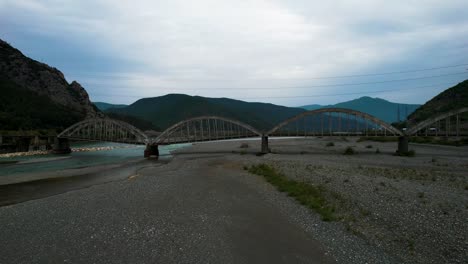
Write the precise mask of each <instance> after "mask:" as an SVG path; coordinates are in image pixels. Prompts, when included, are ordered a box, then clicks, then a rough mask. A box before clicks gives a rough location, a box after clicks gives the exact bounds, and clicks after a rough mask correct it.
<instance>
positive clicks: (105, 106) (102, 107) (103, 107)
mask: <svg viewBox="0 0 468 264" xmlns="http://www.w3.org/2000/svg"><path fill="white" fill-rule="evenodd" d="M94 105H95V106H96V107H97V108H98V109H99V110H101V111H106V110H108V109H111V108H124V107H127V106H128V105H124V104H109V103H103V102H94Z"/></svg>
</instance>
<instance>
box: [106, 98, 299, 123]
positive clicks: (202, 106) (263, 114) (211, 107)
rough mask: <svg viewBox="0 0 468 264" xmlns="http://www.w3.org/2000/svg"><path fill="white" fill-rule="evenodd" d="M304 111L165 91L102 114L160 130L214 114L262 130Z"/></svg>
mask: <svg viewBox="0 0 468 264" xmlns="http://www.w3.org/2000/svg"><path fill="white" fill-rule="evenodd" d="M304 111H305V110H304V109H300V108H291V107H285V106H278V105H273V104H267V103H248V102H244V101H239V100H233V99H228V98H207V97H201V96H189V95H184V94H168V95H165V96H160V97H153V98H144V99H140V100H138V101H136V102H135V103H133V104H131V105H129V106H127V107H124V108H111V109H108V110H107V111H106V113H118V114H124V115H129V116H135V117H138V118H141V119H144V120H147V121H150V122H152V123H153V124H154V125H157V126H158V127H160V128H161V129H165V128H168V127H169V126H171V125H173V124H175V123H177V122H179V121H182V120H185V119H187V118H190V117H197V116H203V115H216V116H222V117H227V118H232V119H236V120H239V121H242V122H244V123H247V124H249V125H251V126H253V127H255V128H258V129H264V130H266V129H268V128H271V127H273V126H274V125H276V124H277V123H279V122H280V121H283V120H284V119H286V118H288V117H292V116H294V115H297V114H299V113H302V112H304Z"/></svg>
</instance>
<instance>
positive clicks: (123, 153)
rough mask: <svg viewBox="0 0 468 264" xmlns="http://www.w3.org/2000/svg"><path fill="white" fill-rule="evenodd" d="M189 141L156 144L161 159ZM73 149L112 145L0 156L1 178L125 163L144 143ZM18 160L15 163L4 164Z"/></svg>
mask: <svg viewBox="0 0 468 264" xmlns="http://www.w3.org/2000/svg"><path fill="white" fill-rule="evenodd" d="M188 145H190V144H175V145H167V146H159V153H160V156H161V159H164V158H167V157H168V156H170V152H171V151H173V150H176V149H180V148H183V147H186V146H188ZM71 147H72V148H92V147H115V148H114V149H111V150H99V151H88V152H72V153H71V154H66V155H54V154H49V155H36V156H24V157H11V158H0V163H1V162H3V163H4V164H3V165H2V164H0V177H2V176H11V175H15V174H24V173H44V172H49V171H58V170H66V169H76V168H82V167H90V166H97V165H105V164H113V163H120V162H127V161H131V160H139V159H143V152H144V150H145V146H141V145H128V144H118V143H107V142H92V143H74V144H72V146H71ZM10 161H18V162H17V163H15V164H7V162H10Z"/></svg>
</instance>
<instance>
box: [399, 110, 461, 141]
mask: <svg viewBox="0 0 468 264" xmlns="http://www.w3.org/2000/svg"><path fill="white" fill-rule="evenodd" d="M466 112H468V107H463V108H459V109H456V110H452V111H449V112H446V113H443V114H440V115H438V116H435V117H433V118H429V119H426V120H424V121H421V122H419V123H417V124H416V125H414V126H412V127H410V128H409V129H408V130H407V131H406V135H415V134H417V133H418V132H419V131H421V130H423V129H425V133H424V134H426V135H427V134H428V128H430V127H431V126H432V125H434V124H436V123H437V128H434V131H430V132H429V133H431V134H435V135H436V136H437V135H438V134H439V133H440V134H445V135H447V136H448V135H449V134H450V132H451V131H450V130H451V124H450V118H451V117H453V116H455V117H456V121H455V122H456V123H455V131H454V132H455V133H456V135H457V136H458V135H459V134H460V119H459V115H460V114H463V113H466ZM441 120H444V121H445V122H444V123H445V124H444V125H445V128H444V129H445V130H444V131H442V133H441V131H440V127H439V126H440V124H439V121H441ZM452 132H453V131H452Z"/></svg>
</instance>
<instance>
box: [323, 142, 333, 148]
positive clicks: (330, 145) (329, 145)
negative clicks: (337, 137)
mask: <svg viewBox="0 0 468 264" xmlns="http://www.w3.org/2000/svg"><path fill="white" fill-rule="evenodd" d="M325 146H327V147H334V146H335V143H333V142H328V143H327V145H325Z"/></svg>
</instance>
